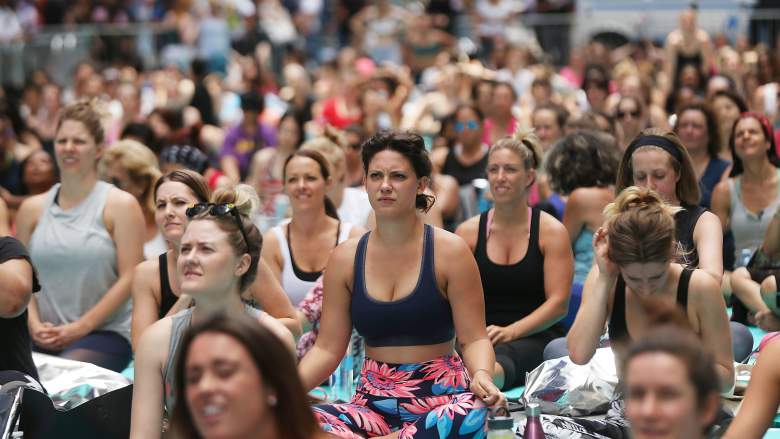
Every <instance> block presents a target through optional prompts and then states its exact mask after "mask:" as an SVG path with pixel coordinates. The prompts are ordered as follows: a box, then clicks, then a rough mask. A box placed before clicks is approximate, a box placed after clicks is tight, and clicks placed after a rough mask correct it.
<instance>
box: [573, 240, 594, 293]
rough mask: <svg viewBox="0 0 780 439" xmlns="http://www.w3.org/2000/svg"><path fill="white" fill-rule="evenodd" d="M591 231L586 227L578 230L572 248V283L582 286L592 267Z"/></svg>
mask: <svg viewBox="0 0 780 439" xmlns="http://www.w3.org/2000/svg"><path fill="white" fill-rule="evenodd" d="M593 235H594V233H593V231H592V230H590V229H589V228H587V227H583V228H582V229H581V230H580V234H579V235H577V239H576V240H575V241H574V244H573V246H572V248H573V250H574V283H575V284H584V283H585V278H586V277H588V273H590V269H591V268H592V267H593Z"/></svg>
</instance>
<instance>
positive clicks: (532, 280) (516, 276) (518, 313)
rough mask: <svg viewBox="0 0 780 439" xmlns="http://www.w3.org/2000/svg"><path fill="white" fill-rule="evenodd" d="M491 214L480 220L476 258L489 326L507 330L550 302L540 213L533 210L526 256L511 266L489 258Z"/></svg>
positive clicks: (483, 215)
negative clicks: (488, 245) (541, 243)
mask: <svg viewBox="0 0 780 439" xmlns="http://www.w3.org/2000/svg"><path fill="white" fill-rule="evenodd" d="M488 212H489V211H488ZM488 212H485V213H483V214H482V215H480V217H479V232H478V234H477V247H476V249H474V257H475V258H476V260H477V266H478V267H479V276H480V277H481V278H482V288H483V290H484V292H485V321H486V323H487V324H488V325H499V326H507V325H511V324H512V323H514V322H516V321H518V320H520V319H522V318H524V317H526V316H527V315H529V314H531V313H532V312H533V311H534V310H536V308H538V307H540V306H541V305H542V304H543V303H544V301H545V300H547V296H546V295H545V294H544V255H542V252H541V250H540V249H539V215H540V210H539V209H537V208H535V207H534V208H533V209H532V210H531V233H530V236H529V238H528V250H526V253H525V256H523V259H521V260H520V261H519V262H517V263H514V264H509V265H502V264H496V263H494V262H493V261H491V260H490V258H488V255H487V226H488V224H487V218H488Z"/></svg>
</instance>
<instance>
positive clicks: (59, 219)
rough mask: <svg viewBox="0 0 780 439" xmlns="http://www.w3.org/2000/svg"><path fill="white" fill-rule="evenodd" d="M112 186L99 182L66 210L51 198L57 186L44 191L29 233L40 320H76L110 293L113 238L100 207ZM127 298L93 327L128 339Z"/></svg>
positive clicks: (114, 269) (113, 274)
mask: <svg viewBox="0 0 780 439" xmlns="http://www.w3.org/2000/svg"><path fill="white" fill-rule="evenodd" d="M112 187H113V186H112V185H110V184H108V183H105V182H102V181H98V182H97V183H96V184H95V187H94V188H92V192H90V193H89V195H88V196H87V198H85V199H84V200H83V201H82V202H81V203H79V204H78V205H76V206H74V207H73V208H70V209H67V210H64V209H62V208H61V207H60V206H59V205H57V204H56V203H55V202H54V199H55V197H56V196H57V194H58V193H59V191H60V184H59V183H58V184H56V185H54V187H52V188H51V189H50V190H49V192H48V193H47V194H46V198H45V201H44V205H43V211H42V213H41V217H40V218H39V219H38V225H37V226H36V227H35V230H34V231H33V233H32V236H31V237H30V246H29V247H30V248H29V250H30V257H31V258H32V262H33V265H34V266H35V268H36V270H37V271H38V277H39V279H40V281H41V291H40V292H39V293H38V294H37V301H38V312H39V313H40V316H41V321H44V322H51V323H53V324H55V325H62V324H67V323H71V322H74V321H76V320H78V319H79V318H80V317H81V316H83V315H84V314H85V313H86V312H87V311H89V310H90V309H91V308H92V307H94V306H95V304H96V303H98V301H99V300H100V299H102V298H103V296H104V295H105V294H106V292H108V290H109V288H111V286H113V285H114V283H116V281H117V279H118V278H119V270H118V268H117V255H116V247H115V246H114V240H113V239H112V238H111V235H109V233H108V230H106V225H105V224H104V223H103V209H104V208H105V205H106V199H107V198H108V193H109V191H110V190H111V188H112ZM130 307H131V305H130V301H129V300H128V301H127V302H125V303H124V304H123V305H121V306H120V307H119V308H118V309H117V310H116V311H115V312H114V313H113V314H112V315H110V316H109V317H108V318H107V319H106V321H105V322H103V324H102V325H100V326H99V327H98V328H97V329H99V330H104V331H113V332H116V333H118V334H120V335H122V336H123V337H125V338H126V339H127V340H128V341H129V340H130V314H131V313H130V309H131V308H130Z"/></svg>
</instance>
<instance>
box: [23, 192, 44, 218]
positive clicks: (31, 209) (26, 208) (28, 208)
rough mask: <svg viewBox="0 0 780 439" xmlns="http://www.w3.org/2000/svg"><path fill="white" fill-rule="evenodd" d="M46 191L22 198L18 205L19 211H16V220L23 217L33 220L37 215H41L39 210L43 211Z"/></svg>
mask: <svg viewBox="0 0 780 439" xmlns="http://www.w3.org/2000/svg"><path fill="white" fill-rule="evenodd" d="M47 193H48V192H46V193H42V194H38V195H33V196H31V197H29V198H27V199H26V200H24V201H23V202H22V204H21V206H19V211H18V213H17V220H21V219H22V218H24V220H29V219H32V220H33V221H35V220H37V219H38V217H39V216H41V212H42V211H43V205H44V202H45V200H46V194H47Z"/></svg>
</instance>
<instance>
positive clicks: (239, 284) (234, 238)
mask: <svg viewBox="0 0 780 439" xmlns="http://www.w3.org/2000/svg"><path fill="white" fill-rule="evenodd" d="M258 203H259V201H258V198H257V194H256V193H255V191H254V190H253V189H252V188H251V187H249V186H247V185H239V186H237V187H236V188H235V189H231V190H218V191H217V192H216V193H215V194H214V196H213V198H212V202H211V203H198V204H196V205H194V206H192V207H190V208H188V209H187V211H186V215H187V217H188V218H190V222H189V224H187V226H186V228H185V229H184V233H183V235H182V236H181V245H180V251H179V257H178V259H177V261H176V272H177V275H178V276H179V279H180V282H181V292H182V293H184V294H187V295H188V296H190V297H192V298H193V299H194V300H195V305H194V306H192V307H190V308H187V309H184V310H183V311H180V312H177V313H176V314H173V315H171V316H168V317H165V318H163V319H162V320H159V321H157V322H155V323H154V324H152V325H151V326H149V328H148V329H147V330H146V331H144V332H143V334H141V336H140V338H139V340H138V347H137V349H136V363H135V379H134V390H133V407H132V416H131V426H130V437H131V438H133V439H136V438H139V439H141V438H143V439H148V438H159V437H161V436H162V432H163V431H164V425H165V424H164V422H163V421H164V419H163V418H164V414H165V413H167V414H168V415H170V414H171V413H172V409H173V406H174V398H176V397H181V395H174V394H173V392H172V390H173V383H174V378H175V377H174V361H175V359H176V356H177V352H178V349H179V347H178V346H179V342H180V341H181V339H182V336H183V334H184V331H185V330H186V329H187V328H188V327H189V326H190V325H191V324H192V323H193V322H195V323H197V322H200V321H202V320H203V319H205V318H206V317H207V316H208V315H209V314H212V313H215V312H224V313H227V314H228V315H232V316H240V315H242V314H247V315H249V316H251V317H252V318H254V319H256V320H258V321H259V322H260V323H262V324H264V325H265V326H266V327H267V328H268V329H270V330H271V331H272V332H273V333H274V334H275V335H276V336H277V337H279V338H280V339H281V340H282V342H284V343H285V345H286V347H287V349H288V350H289V352H290V355H293V352H294V350H295V343H294V340H293V337H292V335H291V334H290V332H289V331H288V330H287V329H286V328H285V327H284V326H283V325H282V324H281V323H280V322H278V321H277V320H276V319H274V318H272V317H270V316H269V315H268V314H266V313H265V312H263V311H260V310H257V309H256V308H253V307H251V306H249V305H246V304H244V303H243V302H242V300H241V293H242V292H244V291H246V289H247V288H248V287H249V286H250V285H252V283H253V282H254V281H255V278H256V277H257V274H258V262H259V260H260V251H261V248H262V236H261V235H260V232H259V231H258V230H257V227H255V226H254V224H252V221H251V220H250V219H249V214H250V213H251V211H252V210H253V209H255V208H256V207H257V204H258ZM220 413H221V412H219V413H211V415H213V416H217V417H218V415H219V414H220Z"/></svg>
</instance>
